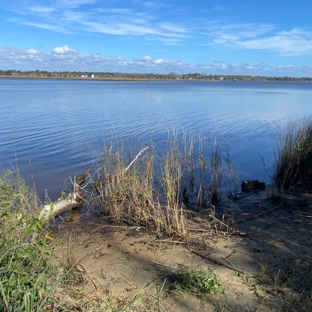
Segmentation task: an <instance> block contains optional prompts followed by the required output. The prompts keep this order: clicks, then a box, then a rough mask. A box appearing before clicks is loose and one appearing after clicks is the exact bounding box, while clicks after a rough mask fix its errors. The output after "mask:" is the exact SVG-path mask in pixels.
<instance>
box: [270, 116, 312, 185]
mask: <svg viewBox="0 0 312 312" xmlns="http://www.w3.org/2000/svg"><path fill="white" fill-rule="evenodd" d="M273 180H274V182H275V183H276V184H277V186H278V187H279V188H281V189H284V190H287V189H290V188H293V187H295V186H297V185H300V184H304V185H312V118H311V117H310V118H305V119H303V120H301V122H288V125H287V128H286V130H285V134H284V135H282V137H281V140H280V142H279V146H278V148H277V152H276V157H275V168H274V174H273Z"/></svg>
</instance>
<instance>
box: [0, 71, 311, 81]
mask: <svg viewBox="0 0 312 312" xmlns="http://www.w3.org/2000/svg"><path fill="white" fill-rule="evenodd" d="M0 76H2V77H3V76H6V77H37V78H40V77H42V78H44V77H46V78H88V77H92V78H95V79H112V80H114V79H134V80H206V81H222V80H225V81H312V77H299V78H297V77H289V76H281V77H276V76H250V75H211V74H210V75H209V74H206V73H189V74H176V73H174V72H171V73H169V74H155V73H119V72H83V71H53V72H50V71H45V70H39V69H37V70H34V71H20V70H16V69H10V70H0Z"/></svg>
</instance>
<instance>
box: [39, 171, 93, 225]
mask: <svg viewBox="0 0 312 312" xmlns="http://www.w3.org/2000/svg"><path fill="white" fill-rule="evenodd" d="M90 171H91V169H90V168H88V169H87V170H86V172H84V173H83V174H81V175H80V176H79V177H78V178H77V179H76V180H75V182H74V185H73V187H74V190H73V192H72V193H70V194H68V195H67V196H66V197H65V198H60V199H58V200H57V201H56V202H52V203H50V204H48V205H44V206H43V208H42V210H41V212H40V214H39V219H45V220H49V219H51V218H53V217H55V216H57V215H59V214H61V213H63V212H65V211H67V210H70V209H73V208H76V207H82V204H83V199H84V197H85V193H84V192H82V191H81V187H82V185H83V184H84V183H85V180H86V176H87V175H88V174H89V173H90Z"/></svg>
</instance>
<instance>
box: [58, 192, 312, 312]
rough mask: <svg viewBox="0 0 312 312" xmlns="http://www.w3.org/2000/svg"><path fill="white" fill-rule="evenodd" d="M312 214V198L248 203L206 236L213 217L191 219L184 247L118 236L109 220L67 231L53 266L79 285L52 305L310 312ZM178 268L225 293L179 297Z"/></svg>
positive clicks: (226, 212)
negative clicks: (61, 265) (211, 278)
mask: <svg viewBox="0 0 312 312" xmlns="http://www.w3.org/2000/svg"><path fill="white" fill-rule="evenodd" d="M272 194H273V195H272ZM311 208H312V196H311V195H310V191H309V190H302V189H301V190H300V192H299V191H297V192H296V193H292V194H288V195H283V196H282V197H279V196H277V195H274V192H273V191H261V192H258V193H248V194H247V195H246V194H245V195H244V196H241V197H240V198H239V199H235V200H234V199H233V200H231V201H229V200H226V201H223V202H222V203H220V204H219V205H218V206H217V207H216V215H217V216H219V217H220V219H222V216H225V217H224V219H223V223H220V222H214V223H213V224H212V226H211V224H210V226H209V222H208V220H210V221H211V218H210V219H209V215H210V214H211V211H210V208H209V207H208V208H207V207H203V208H202V209H199V210H197V211H194V212H192V213H191V214H190V217H189V220H188V223H187V225H188V227H189V228H191V229H193V230H189V231H188V233H187V235H186V236H185V237H183V238H182V237H165V236H164V237H161V236H159V235H156V234H155V233H153V231H152V230H150V229H145V228H144V227H139V226H136V227H130V226H127V225H122V226H120V225H119V226H116V225H113V224H111V223H110V222H109V221H108V220H109V219H108V217H107V216H105V215H103V214H93V215H91V216H87V215H84V216H83V217H82V218H81V219H80V220H77V221H75V222H72V223H62V222H60V223H58V224H56V225H54V226H53V232H54V236H55V237H56V239H59V240H63V241H65V242H66V243H65V245H64V246H63V247H60V248H58V249H57V250H56V257H57V258H58V259H60V260H61V261H63V262H64V261H67V260H68V259H69V258H70V259H71V263H72V264H75V266H74V269H73V271H72V274H69V275H68V276H67V277H66V278H65V279H66V280H67V282H72V285H71V286H68V285H67V286H66V287H64V288H62V287H61V286H59V287H58V289H57V291H56V292H55V294H54V297H55V298H56V299H57V300H58V301H59V304H60V305H61V306H63V307H66V308H68V309H73V310H81V309H85V310H88V309H89V310H90V311H101V310H100V309H104V308H105V307H106V308H107V311H118V309H119V310H120V311H121V310H122V308H123V307H125V306H126V305H127V304H128V303H130V306H129V307H127V308H126V309H125V310H124V311H292V310H295V311H311V310H310V309H311V307H312V304H311V302H312V300H311V301H309V300H307V299H306V298H307V297H309V296H310V298H311V290H312V259H311V256H312V209H311ZM225 225H229V227H227V226H225ZM181 264H183V265H184V266H186V267H187V268H189V269H190V270H194V271H198V270H200V271H207V270H211V271H212V273H213V274H215V275H216V276H218V277H219V279H220V280H221V281H222V283H223V287H224V293H223V294H200V295H199V294H198V293H197V294H196V293H194V292H187V291H184V292H182V293H181V294H177V293H175V292H174V289H175V288H174V281H173V280H172V278H171V277H172V273H173V272H176V270H177V268H178V267H179V265H181ZM140 295H142V298H141V297H140ZM138 297H140V298H139V299H138ZM133 299H135V303H131V302H132V300H133ZM136 299H138V300H136ZM92 308H93V309H94V310H92Z"/></svg>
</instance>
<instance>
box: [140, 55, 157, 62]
mask: <svg viewBox="0 0 312 312" xmlns="http://www.w3.org/2000/svg"><path fill="white" fill-rule="evenodd" d="M138 61H141V62H150V61H154V58H153V57H152V56H149V55H144V56H143V57H141V58H139V59H138Z"/></svg>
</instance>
